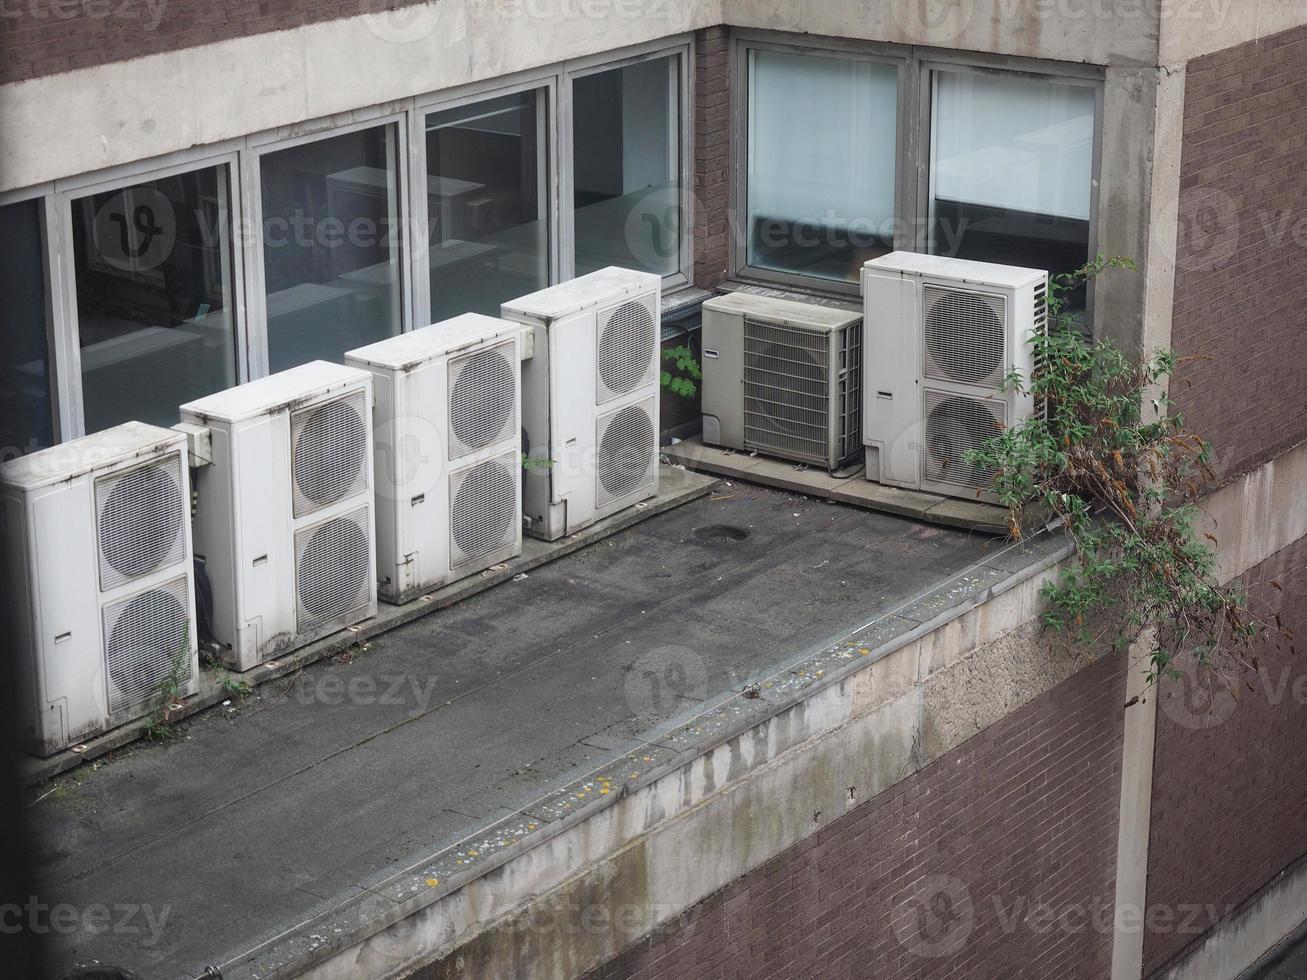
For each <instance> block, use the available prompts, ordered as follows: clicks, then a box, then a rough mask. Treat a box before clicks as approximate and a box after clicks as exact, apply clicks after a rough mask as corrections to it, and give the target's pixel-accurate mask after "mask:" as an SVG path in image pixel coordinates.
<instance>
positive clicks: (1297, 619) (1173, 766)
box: [1144, 538, 1307, 976]
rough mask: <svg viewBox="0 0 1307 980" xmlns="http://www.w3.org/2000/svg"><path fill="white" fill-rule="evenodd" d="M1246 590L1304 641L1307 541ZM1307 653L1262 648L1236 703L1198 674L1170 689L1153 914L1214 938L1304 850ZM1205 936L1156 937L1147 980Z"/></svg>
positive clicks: (1154, 833) (1149, 941)
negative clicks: (1171, 915) (1186, 922)
mask: <svg viewBox="0 0 1307 980" xmlns="http://www.w3.org/2000/svg"><path fill="white" fill-rule="evenodd" d="M1272 581H1276V582H1279V583H1280V586H1281V589H1282V590H1283V591H1277V590H1276V589H1275V588H1274V587H1273V586H1271V585H1270V583H1271V582H1272ZM1245 582H1246V583H1247V584H1248V588H1249V594H1250V597H1251V601H1252V602H1253V604H1254V608H1256V609H1259V610H1261V611H1264V612H1265V613H1267V614H1268V615H1273V614H1274V613H1275V612H1279V613H1280V615H1281V616H1282V617H1283V620H1284V624H1285V625H1286V626H1287V627H1289V629H1290V630H1293V631H1294V632H1295V633H1296V635H1297V636H1300V637H1307V601H1304V598H1303V597H1304V595H1307V538H1300V539H1299V540H1298V541H1296V542H1295V543H1294V544H1292V545H1290V546H1289V547H1288V548H1286V549H1284V550H1283V551H1281V552H1280V553H1279V554H1277V555H1275V556H1273V557H1272V558H1270V559H1269V560H1267V561H1266V562H1263V563H1262V564H1261V565H1259V566H1257V567H1256V568H1254V569H1252V570H1250V571H1249V572H1248V574H1247V575H1246V576H1245ZM1267 604H1269V605H1267ZM1305 655H1307V654H1304V653H1299V654H1298V655H1296V656H1291V655H1290V654H1289V653H1288V651H1287V650H1286V651H1283V652H1277V651H1275V650H1274V649H1273V648H1272V649H1268V650H1264V651H1262V653H1261V667H1262V673H1261V677H1260V678H1259V679H1256V680H1254V682H1253V683H1254V690H1253V691H1248V690H1246V689H1245V690H1244V691H1243V692H1242V693H1241V695H1240V697H1239V698H1238V699H1237V700H1236V699H1235V698H1233V697H1231V696H1230V695H1229V694H1228V693H1225V691H1224V689H1222V688H1220V687H1219V686H1217V687H1215V688H1212V689H1211V690H1213V691H1214V692H1216V693H1215V696H1214V697H1209V696H1208V695H1207V693H1206V692H1207V690H1208V688H1207V687H1206V686H1204V685H1202V684H1201V683H1200V684H1195V683H1194V681H1193V680H1192V678H1185V679H1183V680H1176V681H1164V682H1163V686H1162V690H1161V692H1160V695H1159V700H1158V708H1159V710H1158V713H1157V742H1156V751H1155V755H1154V779H1153V809H1152V822H1151V826H1150V835H1149V847H1148V906H1149V908H1150V909H1155V910H1160V911H1159V914H1161V912H1164V911H1165V910H1177V914H1180V915H1184V916H1187V917H1192V918H1194V920H1195V921H1197V922H1200V923H1202V925H1203V926H1204V930H1203V931H1206V928H1207V927H1208V926H1210V925H1211V922H1210V918H1211V917H1212V915H1213V913H1215V917H1216V918H1219V917H1220V916H1222V915H1224V914H1225V913H1226V912H1227V911H1228V910H1230V909H1231V908H1232V907H1237V906H1239V905H1240V904H1242V903H1243V902H1245V901H1247V900H1248V899H1249V898H1251V897H1253V896H1254V895H1255V894H1256V892H1257V891H1258V890H1259V889H1260V888H1261V887H1262V886H1263V885H1264V884H1266V883H1267V882H1268V881H1269V880H1270V879H1271V878H1272V877H1273V876H1274V875H1276V874H1277V873H1278V872H1279V871H1281V870H1282V869H1284V868H1285V867H1287V866H1288V865H1289V864H1291V863H1293V862H1294V861H1295V860H1297V859H1298V858H1299V857H1300V856H1302V855H1303V854H1304V853H1307V764H1304V760H1307V663H1304V662H1303V659H1302V658H1303V657H1304V656H1305ZM1295 685H1296V686H1295ZM1182 906H1183V907H1184V908H1183V909H1182V908H1181V907H1182ZM1209 907H1210V908H1209ZM1200 938H1201V935H1199V934H1195V933H1193V932H1192V931H1191V932H1189V933H1185V934H1181V933H1178V932H1177V931H1175V930H1173V929H1151V930H1149V931H1148V933H1147V935H1146V936H1145V942H1144V963H1145V975H1146V976H1147V975H1149V974H1151V973H1153V972H1155V971H1157V970H1158V969H1159V968H1161V967H1162V966H1163V965H1164V964H1166V963H1167V961H1168V960H1170V959H1171V958H1172V957H1174V956H1175V955H1176V954H1178V953H1180V952H1181V951H1182V950H1183V949H1184V948H1185V947H1186V946H1187V945H1189V944H1190V943H1191V942H1196V941H1198V940H1199V939H1200Z"/></svg>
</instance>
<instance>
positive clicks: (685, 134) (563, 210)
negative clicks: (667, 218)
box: [558, 37, 695, 296]
mask: <svg viewBox="0 0 1307 980" xmlns="http://www.w3.org/2000/svg"><path fill="white" fill-rule="evenodd" d="M613 54H614V53H613V52H611V51H609V52H605V53H603V54H599V55H594V56H591V57H588V58H580V59H576V60H574V61H569V62H565V63H564V64H563V65H562V66H560V68H561V87H560V92H561V94H562V97H561V98H560V103H561V107H560V111H559V120H558V124H559V146H560V154H559V155H560V162H561V163H562V166H561V167H560V176H561V177H562V180H561V181H560V184H559V209H560V219H561V223H560V226H559V232H560V244H559V251H560V252H561V254H562V263H561V268H560V272H561V278H560V280H559V281H560V282H565V281H566V280H568V279H573V278H575V277H576V213H575V212H576V208H575V193H576V187H575V181H574V179H573V175H574V169H575V159H576V157H575V149H576V148H575V146H574V142H575V141H574V139H573V133H574V130H573V123H574V121H575V120H574V118H573V114H572V106H573V102H572V85H573V82H575V80H576V79H578V78H584V77H586V76H589V75H598V74H601V73H603V72H605V71H612V70H614V69H617V68H625V67H626V66H628V65H634V64H639V63H641V62H646V61H657V60H658V59H660V58H667V57H670V56H673V55H677V56H679V66H680V67H679V71H678V75H679V85H678V87H677V95H678V98H679V100H680V102H679V105H678V112H677V114H676V115H677V123H678V126H679V129H680V145H679V148H678V157H677V159H678V163H679V165H680V171H681V174H680V181H681V194H680V221H681V234H680V263H679V267H678V269H677V271H676V272H674V273H672V274H671V275H667V276H663V287H662V292H663V295H664V296H667V295H668V294H670V293H672V292H674V291H676V290H678V289H683V288H686V287H688V286H691V285H692V284H693V282H694V222H695V208H694V199H695V196H694V159H695V156H694V155H695V139H694V136H695V133H694V121H695V103H694V95H695V79H694V75H695V70H694V39H693V37H679V38H674V39H672V40H671V41H668V40H666V39H664V40H659V41H654V42H650V43H649V44H642V45H639V46H637V47H634V48H628V49H626V50H625V51H624V52H623V53H621V55H620V56H619V57H616V58H614V57H613Z"/></svg>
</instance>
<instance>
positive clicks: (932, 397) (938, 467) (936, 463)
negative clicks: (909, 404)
mask: <svg viewBox="0 0 1307 980" xmlns="http://www.w3.org/2000/svg"><path fill="white" fill-rule="evenodd" d="M922 408H923V411H922V418H923V420H924V422H923V428H924V430H925V432H924V441H923V446H922V454H921V475H922V479H924V480H928V481H931V482H935V483H951V484H955V485H956V486H960V487H969V488H971V489H973V490H988V489H989V488H990V486H991V485H992V484H993V481H994V471H993V470H992V469H989V468H988V467H980V466H973V465H972V464H971V463H968V462H967V461H966V459H965V455H966V453H967V451H968V450H971V449H979V448H980V447H981V446H982V445H984V444H985V443H986V442H987V441H988V440H990V439H992V438H994V436H997V435H999V434H1000V433H1002V431H1003V430H1004V428H1006V427H1007V407H1006V405H1005V404H1004V403H1003V402H1002V401H999V400H996V399H994V400H987V399H982V398H971V397H968V396H966V395H955V394H952V393H950V392H946V391H932V390H931V389H929V388H927V389H926V390H925V391H924V392H923V405H922Z"/></svg>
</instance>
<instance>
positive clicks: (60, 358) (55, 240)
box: [0, 183, 81, 448]
mask: <svg viewBox="0 0 1307 980" xmlns="http://www.w3.org/2000/svg"><path fill="white" fill-rule="evenodd" d="M28 201H35V202H36V206H37V215H38V220H39V223H40V232H41V242H40V249H41V274H42V283H41V286H42V290H43V293H44V299H45V349H46V361H47V363H46V374H47V377H46V383H47V385H48V386H49V389H50V403H49V409H50V433H51V436H52V437H53V439H54V440H55V443H56V444H57V443H61V442H66V441H67V440H69V439H73V438H76V435H77V427H78V424H80V423H78V422H75V419H78V417H79V416H78V414H77V409H78V403H77V401H75V400H74V397H73V387H74V383H75V384H76V386H77V387H78V390H79V395H78V397H79V398H80V386H81V373H80V367H79V370H78V372H77V373H76V374H75V375H73V376H70V372H69V366H68V355H67V345H68V335H67V333H66V331H65V330H64V321H65V319H66V318H65V316H64V308H63V303H64V298H63V295H62V292H61V290H60V289H59V280H60V276H59V275H58V273H57V272H56V270H58V269H59V268H60V264H59V257H60V251H59V222H58V208H57V205H56V203H55V200H54V184H53V183H47V184H38V185H36V186H34V187H25V188H23V189H21V190H12V191H4V192H0V207H5V206H7V205H10V204H26V203H27V202H28ZM73 339H74V341H75V340H76V337H75V336H74V338H73ZM15 448H17V447H15Z"/></svg>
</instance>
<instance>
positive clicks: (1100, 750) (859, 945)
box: [430, 635, 1124, 980]
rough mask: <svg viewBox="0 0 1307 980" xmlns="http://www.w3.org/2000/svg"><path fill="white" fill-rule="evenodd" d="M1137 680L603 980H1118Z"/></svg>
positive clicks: (937, 783)
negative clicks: (1122, 800) (1117, 875)
mask: <svg viewBox="0 0 1307 980" xmlns="http://www.w3.org/2000/svg"><path fill="white" fill-rule="evenodd" d="M1007 639H1009V640H1011V641H1012V642H1013V643H1017V644H1020V643H1022V642H1023V638H1022V637H1020V636H1019V635H1013V636H1011V637H1009V638H1007ZM982 656H983V655H982ZM983 662H986V663H988V662H990V661H988V660H985V661H983ZM1123 668H1124V658H1120V657H1118V658H1112V659H1111V660H1108V661H1103V662H1100V663H1098V664H1095V665H1094V666H1092V667H1090V668H1088V669H1086V670H1082V671H1080V672H1078V673H1076V674H1075V675H1074V676H1073V677H1071V678H1070V679H1068V680H1067V681H1065V682H1063V683H1062V684H1059V685H1058V686H1057V687H1056V688H1054V689H1053V690H1052V691H1050V692H1048V693H1047V694H1044V695H1042V696H1041V697H1039V698H1037V699H1035V700H1034V701H1032V702H1030V703H1029V704H1026V705H1024V706H1023V707H1021V708H1020V709H1018V710H1017V711H1015V712H1013V713H1012V714H1010V715H1008V716H1007V717H1005V718H1004V719H1002V720H1001V721H999V722H997V723H996V724H994V725H992V726H991V727H989V728H987V729H986V730H985V731H984V733H983V734H982V735H980V736H978V737H975V738H971V739H969V740H968V741H967V742H966V743H964V744H963V745H962V746H960V747H959V748H957V749H956V750H954V751H952V752H950V753H948V754H947V755H944V756H943V757H941V758H940V759H938V760H937V761H936V762H935V763H933V764H931V765H929V766H927V767H926V768H925V769H923V770H921V771H920V772H918V773H916V774H915V775H913V776H911V777H909V778H908V779H905V780H903V781H902V782H900V783H898V784H897V785H895V786H894V787H893V788H892V789H890V790H888V791H886V792H885V793H883V794H881V795H880V796H878V797H876V798H875V799H873V800H870V801H868V802H867V803H865V804H860V805H859V806H857V807H855V808H854V809H853V810H851V811H850V812H848V813H847V814H844V815H842V816H840V817H839V818H838V819H837V820H835V821H834V822H833V823H831V824H830V825H829V826H826V827H824V828H822V829H821V830H820V831H818V832H817V833H815V834H813V835H812V836H810V837H808V838H806V839H805V840H803V841H802V842H801V843H799V844H797V845H796V846H794V847H792V848H790V849H789V850H787V851H786V852H785V853H783V854H782V855H780V856H779V857H777V858H776V859H775V860H773V861H770V862H768V863H767V864H766V865H764V866H763V867H761V868H759V869H758V870H756V871H754V872H752V873H751V874H749V875H746V876H745V877H744V878H742V879H740V880H739V881H737V882H734V883H733V884H732V885H730V886H729V887H728V888H726V889H724V890H723V891H721V892H719V893H717V894H715V895H713V896H712V897H711V898H710V899H709V900H708V901H706V902H704V903H702V904H701V905H700V906H697V907H696V908H695V909H694V910H692V911H691V912H690V913H689V914H688V915H686V916H682V917H681V919H680V920H678V921H676V922H674V923H673V924H672V926H671V927H670V928H668V929H665V930H662V931H660V932H659V934H657V935H656V936H654V937H651V938H650V939H647V940H645V941H642V942H641V943H639V944H637V945H636V946H635V947H633V948H632V949H630V950H628V951H627V952H626V953H624V954H623V955H622V956H620V957H618V958H616V959H615V960H613V961H610V962H609V963H608V964H606V965H605V966H604V967H602V968H600V969H598V970H596V971H594V972H593V973H591V974H590V975H589V977H588V980H619V978H620V980H626V978H640V980H646V978H647V980H654V978H657V980H676V978H691V977H693V978H699V977H722V978H736V977H739V978H742V977H777V978H780V977H821V978H822V980H828V978H832V980H833V978H850V980H861V978H866V977H876V978H877V980H895V978H905V977H922V978H925V977H931V978H946V977H958V978H966V980H973V978H980V977H1011V976H1025V975H1029V976H1039V977H1059V978H1075V977H1085V978H1101V977H1103V976H1105V975H1106V973H1107V966H1108V959H1109V957H1110V950H1111V946H1112V934H1111V921H1112V915H1111V909H1112V874H1113V871H1114V864H1115V861H1114V857H1115V838H1116V812H1117V807H1116V793H1117V787H1118V782H1119V770H1118V763H1119V758H1120V756H1119V752H1120V731H1121V715H1122V707H1121V704H1122V701H1121V687H1122V678H1121V672H1122V670H1123ZM430 975H431V976H443V977H451V978H452V977H458V976H469V977H470V976H475V975H476V973H475V970H472V971H471V972H463V973H459V972H458V971H456V970H447V971H446V972H440V971H432V972H431V974H430Z"/></svg>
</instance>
